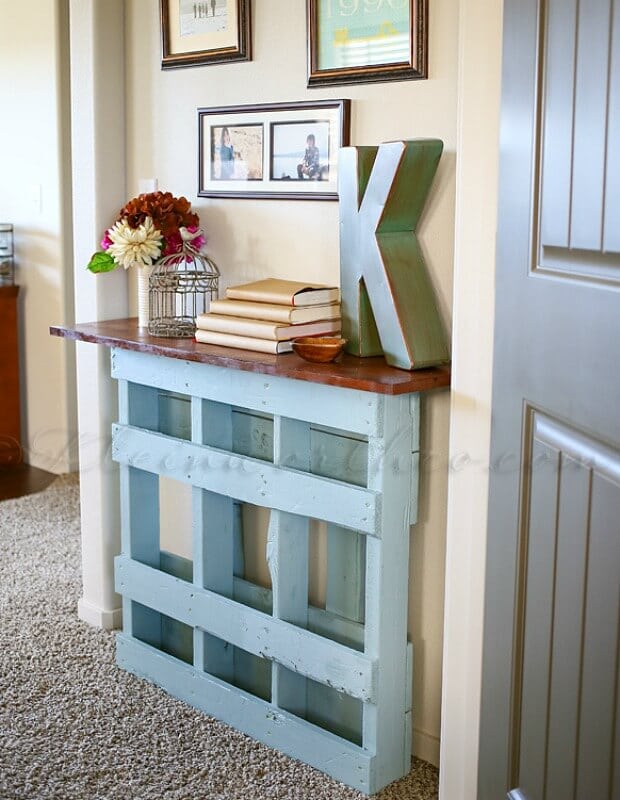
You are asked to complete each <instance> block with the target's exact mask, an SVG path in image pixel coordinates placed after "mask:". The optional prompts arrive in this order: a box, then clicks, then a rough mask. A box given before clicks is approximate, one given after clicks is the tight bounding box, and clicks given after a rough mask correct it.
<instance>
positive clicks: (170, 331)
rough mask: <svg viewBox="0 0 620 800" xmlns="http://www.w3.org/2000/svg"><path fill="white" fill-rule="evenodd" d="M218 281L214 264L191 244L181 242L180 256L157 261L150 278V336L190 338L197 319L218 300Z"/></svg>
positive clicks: (218, 277)
mask: <svg viewBox="0 0 620 800" xmlns="http://www.w3.org/2000/svg"><path fill="white" fill-rule="evenodd" d="M219 280H220V271H219V269H218V268H217V265H216V264H215V262H213V261H212V260H211V259H210V258H208V257H207V256H205V255H203V254H202V253H201V252H200V251H199V250H197V249H196V248H195V247H192V245H191V243H190V242H184V243H183V250H182V252H181V253H173V254H172V255H169V256H164V258H161V259H160V260H159V261H157V262H156V263H155V267H154V269H153V272H152V273H151V277H150V279H149V333H150V334H151V336H165V337H170V338H191V337H192V336H193V335H194V334H195V333H196V317H197V316H198V314H203V313H204V312H206V311H208V310H209V303H210V301H211V300H213V299H215V298H216V297H217V292H218V284H219Z"/></svg>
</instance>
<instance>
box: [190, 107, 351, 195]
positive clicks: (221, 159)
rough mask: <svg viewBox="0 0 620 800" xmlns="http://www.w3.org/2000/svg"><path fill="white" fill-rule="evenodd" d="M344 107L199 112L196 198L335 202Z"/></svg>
mask: <svg viewBox="0 0 620 800" xmlns="http://www.w3.org/2000/svg"><path fill="white" fill-rule="evenodd" d="M349 131H350V101H349V100H319V101H316V102H315V101H304V102H298V103H267V104H260V105H246V106H221V107H217V108H199V109H198V196H199V197H242V198H254V199H257V198H264V199H269V198H271V199H277V200H282V199H285V200H337V199H338V151H339V149H340V148H341V147H344V146H346V145H348V144H349Z"/></svg>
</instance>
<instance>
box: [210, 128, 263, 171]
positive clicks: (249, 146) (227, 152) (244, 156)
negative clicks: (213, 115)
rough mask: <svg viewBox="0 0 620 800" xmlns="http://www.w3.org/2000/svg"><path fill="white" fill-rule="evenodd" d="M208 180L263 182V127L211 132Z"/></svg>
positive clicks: (220, 129) (215, 129)
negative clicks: (209, 173)
mask: <svg viewBox="0 0 620 800" xmlns="http://www.w3.org/2000/svg"><path fill="white" fill-rule="evenodd" d="M210 178H211V180H216V181H260V180H262V179H263V126H262V124H255V125H237V126H233V125H223V126H218V125H216V126H214V127H213V128H211V175H210Z"/></svg>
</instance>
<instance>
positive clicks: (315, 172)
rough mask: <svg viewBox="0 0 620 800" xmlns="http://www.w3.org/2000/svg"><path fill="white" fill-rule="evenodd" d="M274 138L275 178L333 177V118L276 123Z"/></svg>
mask: <svg viewBox="0 0 620 800" xmlns="http://www.w3.org/2000/svg"><path fill="white" fill-rule="evenodd" d="M271 138H272V141H271V180H274V181H327V180H329V158H330V154H329V122H327V121H326V122H322V121H311V122H282V123H273V124H272V126H271Z"/></svg>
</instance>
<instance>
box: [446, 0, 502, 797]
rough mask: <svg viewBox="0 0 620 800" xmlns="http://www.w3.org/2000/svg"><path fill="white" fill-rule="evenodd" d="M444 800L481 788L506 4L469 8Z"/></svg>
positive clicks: (461, 96) (463, 52)
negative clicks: (502, 72)
mask: <svg viewBox="0 0 620 800" xmlns="http://www.w3.org/2000/svg"><path fill="white" fill-rule="evenodd" d="M459 13H460V19H459V80H458V101H459V115H458V123H457V124H458V131H457V187H456V242H455V272H454V322H453V341H452V358H453V370H452V395H451V410H450V466H451V469H450V475H449V480H448V523H447V543H446V546H447V555H446V596H445V614H444V660H443V686H442V724H441V754H440V763H441V767H440V778H439V780H440V784H439V785H440V788H439V797H440V800H475V798H476V797H477V783H478V753H479V725H480V694H481V678H482V641H483V640H482V633H483V614H484V589H485V569H484V565H485V554H486V524H487V509H488V474H489V471H488V463H489V462H488V458H489V448H490V434H491V395H492V363H493V327H494V307H495V244H496V242H495V238H496V237H495V232H496V225H497V208H498V191H497V188H498V163H499V134H500V95H501V54H502V36H503V12H502V4H501V3H497V2H494V0H461V3H460V9H459Z"/></svg>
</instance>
